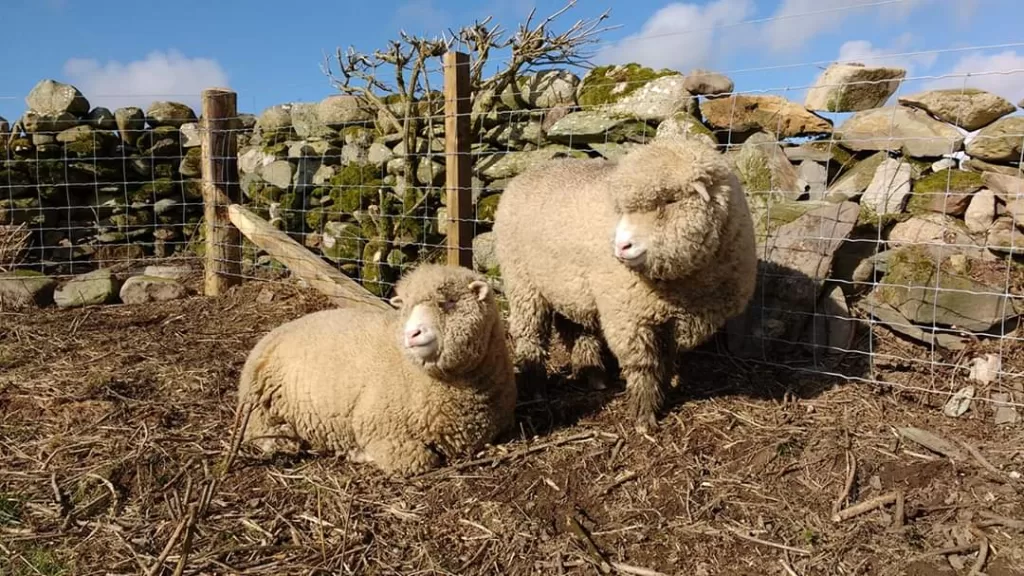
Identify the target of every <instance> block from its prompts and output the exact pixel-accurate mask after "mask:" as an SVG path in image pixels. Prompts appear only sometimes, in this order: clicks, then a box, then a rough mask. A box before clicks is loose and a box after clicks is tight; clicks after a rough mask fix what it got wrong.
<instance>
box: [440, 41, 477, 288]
mask: <svg viewBox="0 0 1024 576" xmlns="http://www.w3.org/2000/svg"><path fill="white" fill-rule="evenodd" d="M471 104H472V103H471V102H470V90H469V55H468V54H466V53H465V52H447V53H445V55H444V140H445V142H444V154H445V188H446V189H447V195H448V198H447V202H446V204H447V207H448V223H447V224H448V226H447V231H448V265H449V266H463V267H466V268H472V267H473V226H472V225H473V223H472V222H471V221H470V219H471V218H472V215H473V204H472V199H473V196H472V186H473V181H472V178H473V172H472V169H473V159H472V157H470V155H469V152H470V140H471V138H470V133H469V128H470V126H469V121H470V112H471V110H472V108H471Z"/></svg>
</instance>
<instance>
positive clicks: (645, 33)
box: [594, 0, 755, 72]
mask: <svg viewBox="0 0 1024 576" xmlns="http://www.w3.org/2000/svg"><path fill="white" fill-rule="evenodd" d="M754 10H755V3H754V2H753V0H712V1H711V2H708V3H707V4H704V5H698V4H686V3H682V2H672V3H670V4H668V5H666V6H664V7H662V8H661V9H659V10H658V11H657V12H655V13H654V14H653V15H652V16H651V17H650V18H648V19H647V21H646V22H645V23H644V25H643V27H642V28H641V29H640V32H638V33H636V34H633V35H630V36H627V37H625V38H623V39H621V40H619V41H618V42H616V43H614V44H611V45H608V46H605V47H603V48H602V49H601V50H600V51H599V52H598V53H597V55H596V56H595V58H594V60H595V61H597V62H600V63H604V64H624V63H626V62H639V63H641V64H644V65H645V66H650V67H652V68H672V69H675V70H680V71H682V72H686V71H687V70H688V69H690V68H692V67H694V66H707V65H709V63H710V62H711V61H712V60H713V59H714V57H715V56H717V53H718V52H720V48H721V47H722V46H723V44H724V43H725V38H724V36H727V35H728V34H724V33H723V32H725V31H723V30H721V28H722V27H726V26H730V25H735V24H738V23H740V22H743V21H744V20H746V19H747V18H749V17H750V16H752V15H753V13H754Z"/></svg>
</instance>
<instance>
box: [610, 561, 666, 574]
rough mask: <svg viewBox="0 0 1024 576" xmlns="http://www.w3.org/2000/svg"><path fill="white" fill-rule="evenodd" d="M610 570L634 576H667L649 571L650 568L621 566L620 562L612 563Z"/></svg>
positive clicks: (655, 571)
mask: <svg viewBox="0 0 1024 576" xmlns="http://www.w3.org/2000/svg"><path fill="white" fill-rule="evenodd" d="M611 565H612V568H614V569H616V570H618V571H619V572H622V573H623V574H633V575H634V576H668V575H667V574H665V573H663V572H658V571H657V570H651V569H650V568H641V567H639V566H630V565H629V564H623V563H622V562H612V563H611Z"/></svg>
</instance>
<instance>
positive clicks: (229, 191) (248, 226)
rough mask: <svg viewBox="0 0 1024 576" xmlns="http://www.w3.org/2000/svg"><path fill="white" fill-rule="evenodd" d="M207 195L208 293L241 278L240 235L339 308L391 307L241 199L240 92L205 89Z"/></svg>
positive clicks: (204, 141)
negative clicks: (237, 129) (239, 183)
mask: <svg viewBox="0 0 1024 576" xmlns="http://www.w3.org/2000/svg"><path fill="white" fill-rule="evenodd" d="M203 116H204V124H205V127H206V129H205V130H204V131H203V140H202V146H203V150H202V152H203V155H202V158H203V199H204V203H205V217H206V287H205V289H206V295H207V296H218V295H220V294H221V293H222V292H223V291H224V290H225V289H227V288H228V287H229V286H231V285H233V284H236V283H237V282H238V281H239V280H240V278H241V267H242V253H241V252H242V250H241V244H242V242H241V236H242V235H244V236H245V237H246V238H247V239H248V240H249V241H250V242H252V243H253V244H255V245H256V246H257V247H259V248H260V249H261V250H264V251H266V252H267V253H268V254H270V256H271V257H272V258H274V259H275V260H277V261H278V262H280V263H281V264H283V265H284V266H286V267H287V268H288V269H289V270H290V271H291V273H292V274H293V275H294V276H295V277H296V278H300V279H302V280H303V281H305V282H306V283H307V284H309V286H310V287H312V288H313V289H315V290H317V291H319V292H321V293H323V294H324V295H326V296H327V297H328V298H329V299H330V300H331V302H332V303H334V304H335V305H337V306H369V307H372V308H377V309H381V310H390V309H391V306H390V305H389V304H388V303H387V302H385V301H383V300H381V299H380V298H377V297H376V296H374V295H373V294H371V293H370V292H369V291H368V290H366V289H365V288H363V287H362V286H360V285H359V283H358V282H356V281H355V280H352V279H351V278H349V277H348V276H345V275H344V274H342V273H341V271H339V270H337V269H335V268H333V267H331V266H330V265H329V264H327V263H326V262H324V261H323V260H321V259H320V258H319V257H318V256H317V255H316V254H313V253H312V252H310V251H309V250H306V249H305V248H304V247H303V246H302V245H301V244H299V243H298V242H296V241H295V240H293V239H291V238H290V237H289V236H288V235H287V234H285V233H284V232H281V231H280V230H278V229H276V228H274V227H273V226H272V225H271V224H270V223H269V222H267V221H266V220H264V219H263V218H260V217H259V216H258V215H257V214H254V213H253V212H252V211H250V210H249V209H247V208H245V207H244V206H242V205H241V204H239V203H238V198H239V196H238V192H239V186H238V168H237V167H238V160H237V149H236V144H235V143H236V141H237V140H236V135H235V133H234V132H233V130H232V128H233V127H234V126H236V125H237V124H236V120H235V118H236V116H237V110H236V95H235V93H234V92H232V91H230V90H224V89H219V88H218V89H211V90H204V91H203Z"/></svg>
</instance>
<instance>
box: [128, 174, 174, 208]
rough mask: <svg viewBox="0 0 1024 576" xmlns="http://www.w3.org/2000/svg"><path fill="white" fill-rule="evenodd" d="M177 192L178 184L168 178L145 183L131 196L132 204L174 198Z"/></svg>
mask: <svg viewBox="0 0 1024 576" xmlns="http://www.w3.org/2000/svg"><path fill="white" fill-rule="evenodd" d="M178 191H179V189H178V183H177V182H175V181H174V180H171V179H170V178H160V179H158V180H153V181H152V182H146V183H145V184H143V185H142V186H141V187H139V189H138V190H137V191H135V192H134V193H133V194H132V195H131V199H132V201H133V202H151V201H155V200H156V199H159V198H167V197H169V196H174V195H175V194H177V193H178Z"/></svg>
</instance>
